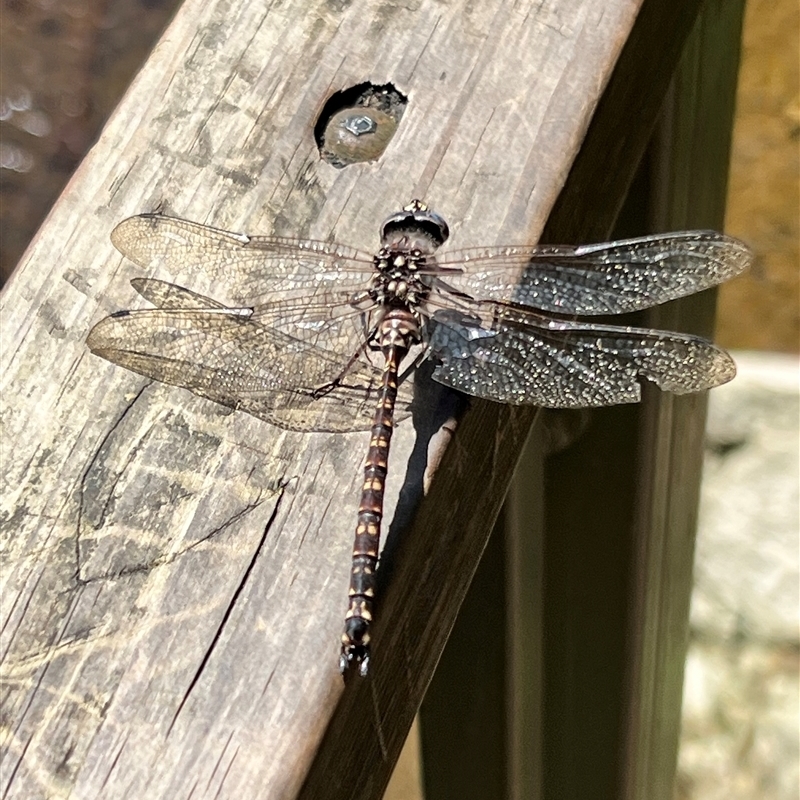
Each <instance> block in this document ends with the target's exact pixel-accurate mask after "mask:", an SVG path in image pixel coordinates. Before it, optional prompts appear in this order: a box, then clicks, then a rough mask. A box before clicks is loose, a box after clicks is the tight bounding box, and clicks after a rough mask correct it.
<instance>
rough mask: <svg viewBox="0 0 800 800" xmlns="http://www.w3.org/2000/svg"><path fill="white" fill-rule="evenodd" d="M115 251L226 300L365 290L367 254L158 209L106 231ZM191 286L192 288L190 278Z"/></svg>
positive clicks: (370, 261)
mask: <svg viewBox="0 0 800 800" xmlns="http://www.w3.org/2000/svg"><path fill="white" fill-rule="evenodd" d="M111 241H112V242H113V243H114V245H115V246H116V248H117V249H118V250H119V251H120V252H121V253H122V254H123V255H125V256H127V257H128V258H129V259H131V261H133V262H135V263H136V264H138V265H139V266H141V267H145V268H146V269H148V270H153V271H154V270H156V269H157V268H158V269H162V270H169V271H170V272H171V274H180V275H182V276H192V277H197V278H203V279H204V280H205V281H206V283H207V284H208V285H215V286H216V287H217V288H222V289H224V291H225V292H226V298H225V299H226V300H227V301H229V302H230V303H232V304H234V305H236V304H242V305H245V304H248V303H249V304H252V303H254V302H255V301H256V300H257V299H258V298H260V297H264V296H268V297H272V298H276V297H279V296H281V295H283V296H286V297H289V296H298V297H299V296H302V295H304V294H305V295H308V294H309V293H310V292H317V291H323V292H324V291H326V289H334V288H335V289H336V290H337V291H340V292H348V291H349V292H352V291H355V290H357V289H360V288H363V287H364V285H365V284H366V283H367V282H368V281H369V279H370V277H371V276H372V274H373V258H372V256H371V255H369V254H368V253H362V252H360V251H358V250H354V249H352V248H349V247H345V246H343V245H338V244H333V243H328V242H318V241H313V240H310V239H308V240H303V239H287V238H283V237H279V236H247V235H246V234H240V233H230V232H229V231H223V230H219V229H217V228H212V227H210V226H207V225H201V224H199V223H196V222H190V221H188V220H183V219H177V218H175V217H167V216H164V215H161V214H141V215H140V216H137V217H131V218H129V219H126V220H124V221H123V222H121V223H120V224H119V225H117V227H116V228H115V229H114V230H113V232H112V233H111ZM190 283H191V285H193V286H196V285H198V284H197V283H196V281H194V280H192V281H191V282H190Z"/></svg>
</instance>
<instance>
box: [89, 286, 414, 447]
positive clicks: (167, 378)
mask: <svg viewBox="0 0 800 800" xmlns="http://www.w3.org/2000/svg"><path fill="white" fill-rule="evenodd" d="M177 288H178V289H179V288H180V287H177ZM190 294H193V293H190ZM195 297H196V296H195ZM245 311H246V309H227V308H224V307H223V308H220V307H218V306H217V307H213V308H207V309H198V308H177V309H171V310H164V309H151V310H143V311H124V312H120V313H118V314H115V315H113V316H110V317H106V318H105V319H104V320H101V321H100V322H99V323H98V324H97V325H95V327H94V328H93V329H92V331H91V332H90V334H89V338H88V340H87V344H88V345H89V348H90V349H91V350H92V352H94V353H95V354H97V355H99V356H101V357H103V358H105V359H107V360H108V361H111V362H113V363H115V364H118V365H120V366H123V367H125V368H127V369H130V370H132V371H134V372H137V373H139V374H141V375H145V376H147V377H149V378H153V379H155V380H158V381H161V382H163V383H169V384H172V385H175V386H181V387H183V388H185V389H189V390H190V391H192V392H194V393H195V394H197V395H200V396H201V397H206V398H208V399H210V400H213V401H215V402H217V403H221V404H222V405H225V406H228V407H230V408H234V409H238V410H241V411H246V412H247V413H249V414H252V415H253V416H256V417H258V418H260V419H263V420H266V421H267V422H271V423H272V424H275V425H278V426H280V427H282V428H287V429H290V430H304V431H305V430H315V431H329V432H344V431H352V430H365V429H368V428H369V427H370V426H371V424H372V418H373V415H374V408H375V404H376V402H377V397H378V391H379V387H380V381H381V370H380V369H378V368H376V367H375V366H373V365H372V364H370V363H369V362H368V361H367V360H366V359H365V358H364V357H363V356H362V357H360V358H357V359H355V360H354V361H353V363H352V364H351V365H350V367H349V369H348V370H347V373H346V374H344V375H343V374H342V370H343V368H344V367H345V365H346V358H344V359H343V358H342V356H341V355H336V354H333V353H330V352H328V351H326V350H324V349H322V348H320V347H316V346H313V345H310V344H309V343H308V342H305V341H302V340H300V339H297V338H295V337H292V336H289V335H287V334H284V333H281V332H280V331H276V330H274V329H271V328H267V327H265V326H263V325H261V324H259V323H258V322H256V321H254V320H253V319H252V318H251V317H249V316H246V315H245V313H244V312H245ZM409 399H410V397H409V390H408V389H404V391H403V393H401V402H403V401H407V400H409ZM400 416H401V417H402V416H403V415H402V414H401V415H400Z"/></svg>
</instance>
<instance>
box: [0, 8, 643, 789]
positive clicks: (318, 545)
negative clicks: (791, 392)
mask: <svg viewBox="0 0 800 800" xmlns="http://www.w3.org/2000/svg"><path fill="white" fill-rule="evenodd" d="M637 8H638V3H637V2H635V0H617V2H615V3H613V4H603V5H602V7H601V6H598V5H597V4H595V3H591V2H589V0H584V2H580V3H571V4H568V6H567V7H565V4H562V3H558V2H555V1H554V0H553V2H547V3H544V4H542V3H538V4H533V3H531V4H529V5H525V6H522V7H520V6H514V7H507V6H506V5H505V4H503V3H500V2H497V1H495V2H486V3H482V4H478V5H475V4H469V3H452V4H447V5H446V6H442V5H439V4H425V3H420V4H417V5H415V6H413V7H409V6H408V5H407V4H406V5H404V6H396V5H394V4H390V3H386V4H374V3H368V2H353V3H351V4H349V5H346V6H342V7H337V8H332V7H330V5H329V4H326V3H322V2H319V3H308V2H303V3H301V2H297V0H295V2H290V3H288V4H283V5H281V6H278V7H272V6H271V7H269V8H265V7H264V6H263V5H262V4H260V3H246V4H230V3H227V2H222V0H219V2H211V3H208V2H206V3H200V2H196V1H195V0H190V1H189V2H187V3H186V5H185V6H184V7H183V8H182V9H181V11H180V12H179V14H178V15H177V16H176V18H175V20H174V22H173V23H172V25H171V26H170V28H169V29H168V31H167V32H166V34H165V36H164V38H163V39H162V41H161V43H160V44H159V46H158V47H157V48H156V50H155V51H154V53H153V55H152V57H151V59H150V60H149V61H148V63H147V65H146V66H145V68H144V69H143V71H142V72H141V73H140V75H139V77H138V78H137V80H136V82H135V83H134V85H133V86H132V88H131V90H130V91H129V93H128V95H127V96H126V98H125V100H124V101H123V102H122V104H121V105H120V107H119V109H118V110H117V112H116V113H115V115H114V117H113V118H112V120H111V121H110V122H109V124H108V126H107V127H106V129H105V131H104V132H103V135H102V137H101V138H100V140H99V142H98V144H97V145H96V146H95V148H94V149H93V150H92V151H91V153H90V154H89V155H88V156H87V158H86V159H85V161H84V163H83V164H82V166H81V167H80V169H79V170H78V172H77V173H76V175H75V177H74V178H73V180H72V182H71V184H70V186H69V187H68V189H67V191H66V192H65V194H64V195H63V197H62V198H61V200H60V201H59V203H58V205H57V206H56V208H55V209H54V210H53V212H52V213H51V215H50V217H49V218H48V220H47V222H46V224H45V226H44V227H43V229H42V230H41V231H40V233H39V235H38V237H37V239H36V240H35V242H34V243H33V244H32V246H31V248H30V249H29V251H28V253H27V255H26V258H25V260H24V263H23V264H22V265H21V266H20V269H19V270H18V271H17V273H16V274H15V275H14V277H13V278H12V281H11V282H10V284H9V286H8V287H7V289H6V291H5V293H4V295H3V322H2V325H3V344H4V347H3V353H2V364H3V372H2V381H3V387H2V388H3V426H4V429H3V432H2V434H3V441H4V444H5V458H4V463H3V509H4V521H3V522H4V524H3V540H2V544H3V548H4V559H3V576H2V577H3V586H4V592H3V596H2V608H3V618H4V628H3V630H4V635H3V664H2V678H3V681H4V686H5V697H4V713H5V719H6V720H10V723H8V724H7V726H6V728H5V731H4V741H3V750H4V766H5V769H4V773H3V777H4V791H5V795H6V796H7V797H9V798H14V797H25V798H35V797H55V796H69V795H73V796H79V797H118V796H125V795H126V796H146V797H148V798H158V797H170V798H171V797H175V796H188V795H189V794H191V795H192V796H193V797H199V796H206V795H213V796H215V797H237V798H242V797H292V796H296V795H297V794H298V791H299V787H300V785H301V783H302V782H303V781H304V780H306V778H308V780H307V782H306V784H305V787H304V789H303V791H302V795H303V796H306V797H321V796H341V797H375V796H378V795H379V794H380V791H381V790H382V787H383V786H384V785H385V782H386V779H387V777H388V774H389V772H390V769H391V765H392V764H393V762H394V759H395V758H396V756H397V753H398V752H399V749H400V746H401V744H402V741H403V739H404V737H405V734H406V732H407V730H408V726H409V725H410V722H411V718H412V716H413V713H414V711H415V709H416V707H417V705H418V704H419V701H420V699H421V697H422V694H423V692H424V689H425V687H426V685H427V683H428V681H429V679H430V676H431V673H432V671H433V668H434V665H435V663H436V661H437V659H438V656H439V653H440V652H441V649H442V647H443V645H444V641H445V639H446V636H447V633H448V631H449V629H450V627H451V625H452V622H453V619H454V616H455V613H456V610H457V608H458V606H459V604H460V601H461V598H462V597H463V594H464V591H465V590H466V587H467V585H468V583H469V579H470V577H471V575H472V572H473V571H474V568H475V565H476V563H477V561H478V558H479V555H480V553H481V551H482V549H483V546H484V544H485V542H486V537H487V535H488V530H489V528H490V526H491V522H492V520H493V518H494V516H495V514H496V511H497V508H498V507H499V503H500V500H501V498H502V496H503V495H504V493H505V489H506V487H507V484H508V480H509V477H510V474H511V471H512V468H513V464H514V462H515V460H516V455H517V453H516V449H515V448H514V447H512V446H511V443H513V442H514V441H515V440H516V441H519V440H520V439H521V438H522V437H524V435H525V433H526V432H527V428H528V424H529V421H528V420H527V415H526V414H525V413H524V412H522V413H520V412H518V411H511V410H507V409H500V408H498V407H495V406H489V404H475V405H476V411H477V413H475V412H473V413H471V414H470V415H469V416H468V418H467V421H466V424H465V425H463V427H462V429H461V430H460V431H459V433H458V438H457V441H456V444H455V446H454V447H451V448H449V449H448V452H447V453H446V454H445V459H446V461H445V462H443V463H444V464H445V468H444V470H443V472H444V474H443V479H442V480H438V481H435V482H434V483H433V484H432V485H431V491H430V494H429V497H428V498H427V501H426V502H425V503H424V507H425V510H424V512H423V515H422V517H421V521H420V522H418V523H417V524H416V525H415V526H414V527H413V528H412V529H411V530H410V535H409V537H408V541H403V542H401V543H400V546H399V547H398V555H397V559H396V562H395V569H394V571H393V573H392V577H393V580H392V583H391V586H390V587H389V590H388V591H387V595H386V599H385V601H384V602H383V603H382V605H381V607H380V609H379V613H380V614H381V616H380V618H379V621H378V624H377V625H376V636H375V650H374V661H373V666H372V673H371V675H370V677H369V678H368V679H367V680H366V681H354V682H352V683H351V684H349V685H348V686H347V691H343V684H342V681H341V678H340V677H339V675H338V672H337V667H336V648H337V639H338V635H339V632H340V628H341V617H342V613H343V609H344V606H345V602H344V601H345V591H346V585H347V577H348V560H349V549H350V545H351V537H352V527H353V524H354V513H355V506H356V501H357V488H358V484H359V482H360V469H359V465H360V463H361V460H362V459H363V454H364V449H365V440H364V436H362V435H360V434H348V435H343V436H327V435H322V434H312V435H301V434H292V433H286V432H281V431H278V430H276V429H274V428H271V427H269V426H267V425H265V424H263V423H260V422H258V421H257V420H254V419H251V418H249V417H246V416H245V415H242V414H228V413H226V412H225V411H224V410H223V409H220V408H218V407H216V406H214V405H212V404H210V403H207V402H204V401H202V400H200V399H198V398H195V397H192V396H191V395H189V394H187V393H184V392H181V391H179V390H176V389H172V388H168V387H165V386H160V385H149V384H147V383H146V382H145V381H143V380H142V379H141V378H139V377H137V376H135V375H132V374H130V373H127V372H125V371H124V370H121V369H118V368H115V367H113V366H111V365H109V364H106V363H105V362H101V361H99V360H98V359H96V358H95V357H94V356H92V355H91V354H89V353H88V351H87V350H86V348H85V345H84V341H85V336H86V333H87V332H88V330H89V327H90V326H91V324H92V323H93V322H95V321H97V320H98V319H99V318H100V317H101V316H103V315H105V314H107V313H109V312H110V311H114V310H117V309H119V308H125V307H130V306H132V305H134V304H135V303H136V302H137V300H136V299H135V295H134V293H133V291H132V289H131V288H130V287H129V285H128V279H129V278H131V277H134V276H137V275H140V274H141V270H140V269H138V268H136V267H134V266H133V265H132V264H130V263H129V262H125V261H123V259H121V258H120V256H119V255H118V254H116V253H115V251H114V250H113V248H112V247H111V244H110V242H109V239H108V236H109V233H110V231H111V229H112V227H113V226H114V224H115V223H116V222H118V221H119V220H120V219H122V218H124V217H126V216H129V215H131V214H133V213H137V212H140V211H143V210H148V209H152V208H154V207H156V206H158V205H160V204H164V205H165V206H166V207H167V208H168V209H169V210H170V211H172V212H174V213H178V214H180V215H182V216H186V217H189V218H192V219H197V220H200V221H206V222H210V223H213V224H215V225H217V226H220V227H228V228H231V229H243V228H246V229H247V230H249V231H252V232H274V233H277V234H285V235H310V236H314V237H316V238H328V237H335V238H336V239H338V240H341V241H345V242H350V243H352V244H354V245H357V246H361V247H366V248H369V247H371V246H372V245H373V244H374V243H375V241H376V229H377V225H378V223H379V222H380V221H381V219H382V218H383V216H384V215H385V214H387V213H388V212H390V211H392V210H394V209H395V207H396V206H397V204H398V203H401V202H405V201H407V200H408V199H410V198H411V197H412V196H421V197H423V198H424V199H426V200H427V201H429V202H430V203H431V204H432V205H434V206H435V207H436V208H437V209H438V210H439V211H440V212H441V213H443V214H444V215H446V216H447V217H448V219H449V220H450V222H451V226H452V230H453V237H452V242H453V244H454V245H455V246H459V245H460V246H469V245H477V244H485V243H492V242H514V241H516V242H519V241H531V242H532V241H535V239H536V237H537V235H538V233H539V231H540V230H541V228H542V226H543V224H544V221H545V220H546V219H547V216H548V213H549V211H550V208H551V207H552V205H553V203H554V202H555V198H556V196H557V194H558V192H559V189H560V187H561V186H562V184H563V183H564V180H565V178H566V175H567V173H568V172H569V169H570V165H571V163H572V160H573V158H574V155H575V153H576V151H577V150H578V147H579V144H580V142H581V139H582V137H583V135H584V133H585V131H586V128H587V125H588V124H589V120H590V117H591V113H592V110H593V108H594V106H595V104H596V102H597V100H598V96H599V94H600V92H601V91H602V88H603V86H604V84H605V81H606V78H607V76H608V75H609V74H610V71H611V68H612V66H613V64H614V61H615V59H616V56H617V54H618V52H619V49H620V47H621V46H622V43H623V42H624V40H625V37H626V36H627V33H628V31H629V30H630V27H631V25H632V24H633V20H634V18H635V16H636V12H637ZM364 80H371V81H372V82H374V83H375V84H385V83H390V82H391V83H393V84H394V85H395V86H397V87H398V88H399V89H400V90H401V91H403V92H404V93H405V94H406V95H407V96H408V97H409V106H408V109H407V110H406V113H405V115H404V117H403V120H402V123H401V125H400V128H399V129H398V132H397V134H396V136H395V138H394V139H393V141H392V143H391V145H390V147H389V148H388V149H387V152H386V154H385V155H384V156H383V157H382V158H381V159H380V160H379V161H378V162H376V163H374V164H368V165H363V164H362V165H356V166H353V167H348V168H346V169H344V170H335V169H333V168H332V167H330V166H329V165H327V164H323V163H321V162H320V161H319V158H318V154H317V151H316V148H315V145H314V141H313V137H312V131H313V127H314V123H315V121H316V114H317V113H318V111H319V109H321V108H322V106H323V104H324V102H325V100H326V98H327V96H328V95H329V94H330V93H331V92H333V91H335V90H341V89H344V88H347V87H348V86H352V85H355V84H358V83H361V82H363V81H364ZM158 277H159V278H162V279H167V280H170V279H178V278H179V277H180V276H176V275H175V274H173V273H172V272H171V271H170V266H169V265H166V264H165V265H163V266H162V267H160V268H159V270H158ZM190 288H192V289H194V290H197V291H201V292H204V293H208V294H210V295H212V296H214V297H215V298H217V299H219V300H222V301H224V300H225V287H224V285H221V286H202V285H200V286H197V285H192V286H191V287H190ZM427 444H428V442H427V440H425V439H424V438H420V439H419V440H418V441H417V443H416V450H415V451H414V452H413V453H412V450H413V448H414V447H415V443H414V430H413V427H412V426H411V425H410V424H408V423H405V424H401V425H400V427H399V428H398V432H397V435H396V442H395V455H394V458H393V462H392V464H391V467H390V469H391V472H390V486H391V487H393V493H394V495H395V497H396V495H397V492H398V491H399V490H400V488H401V486H403V484H404V479H405V486H404V489H403V491H404V498H411V500H407V501H406V509H408V508H409V507H411V508H413V498H414V497H415V494H418V493H419V491H420V488H421V487H420V486H419V482H418V481H419V476H418V475H416V476H415V474H414V470H415V468H416V466H417V465H418V463H419V461H420V460H422V461H424V460H425V449H426V445H427ZM406 462H408V467H407V468H406V469H405V470H404V467H403V465H404V464H405V463H406ZM404 472H406V473H407V474H406V475H405V476H404ZM429 472H430V470H429ZM455 479H458V481H459V488H458V490H457V492H456V490H455V489H454V480H455ZM458 497H462V498H469V499H470V506H472V504H473V502H474V501H473V500H472V498H478V497H480V498H481V499H480V501H478V502H477V503H475V507H470V508H469V509H468V508H467V505H466V503H464V502H459V501H458V500H457V498H458ZM484 498H485V501H484ZM393 506H394V501H393V499H391V502H390V503H389V507H388V509H387V510H388V514H387V520H390V519H391V518H392V508H393ZM406 513H408V511H407V510H406ZM425 525H428V526H429V527H428V529H427V531H425V529H424V526H425ZM399 527H400V525H399V523H398V522H397V521H396V522H395V524H394V525H393V532H394V531H395V530H397V529H399ZM423 534H426V535H423ZM423 578H424V579H427V580H428V581H429V583H427V584H419V583H418V581H419V580H420V579H423ZM326 731H327V735H326V736H324V738H323V734H324V733H325V732H326ZM318 749H319V752H317V751H318Z"/></svg>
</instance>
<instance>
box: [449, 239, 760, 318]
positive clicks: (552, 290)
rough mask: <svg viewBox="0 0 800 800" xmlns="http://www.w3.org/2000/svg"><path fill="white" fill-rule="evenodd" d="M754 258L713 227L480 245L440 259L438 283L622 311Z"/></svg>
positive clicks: (535, 301) (718, 278)
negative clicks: (604, 239)
mask: <svg viewBox="0 0 800 800" xmlns="http://www.w3.org/2000/svg"><path fill="white" fill-rule="evenodd" d="M751 259H752V254H751V252H750V250H749V249H748V248H747V246H746V245H745V244H743V243H742V242H740V241H738V240H737V239H733V238H732V237H730V236H726V235H725V234H722V233H716V232H714V231H683V232H679V233H667V234H659V235H657V236H643V237H641V238H638V239H625V240H620V241H616V242H608V243H606V244H592V245H581V246H576V247H571V246H558V245H556V246H547V245H543V246H539V247H492V248H474V249H468V250H459V251H454V252H451V253H447V254H444V255H442V256H441V257H437V259H436V261H437V264H438V265H439V267H441V268H442V273H440V274H439V275H438V280H437V286H438V288H440V289H442V290H446V288H451V289H454V290H455V291H456V292H459V293H463V294H466V295H468V296H470V297H472V298H474V299H476V300H495V301H500V302H504V303H514V304H519V305H523V306H530V307H532V308H536V309H541V310H543V311H554V312H558V313H563V314H584V315H596V314H621V313H626V312H629V311H638V310H640V309H643V308H649V307H650V306H655V305H659V304H660V303H664V302H666V301H667V300H675V299H676V298H678V297H684V296H686V295H689V294H694V293H695V292H699V291H701V290H702V289H707V288H708V287H710V286H716V285H717V284H718V283H721V282H722V281H725V280H727V279H728V278H731V277H733V276H734V275H738V274H739V273H740V272H742V271H743V270H745V269H746V268H747V266H748V265H749V264H750V262H751ZM520 271H522V273H521V277H520Z"/></svg>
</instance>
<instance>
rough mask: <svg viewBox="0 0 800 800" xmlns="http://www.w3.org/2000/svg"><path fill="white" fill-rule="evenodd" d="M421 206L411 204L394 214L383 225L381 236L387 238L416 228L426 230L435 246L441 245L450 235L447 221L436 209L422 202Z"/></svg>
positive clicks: (427, 235)
mask: <svg viewBox="0 0 800 800" xmlns="http://www.w3.org/2000/svg"><path fill="white" fill-rule="evenodd" d="M412 206H413V204H412ZM420 206H421V207H420V208H413V207H411V206H409V207H407V208H405V209H403V210H402V211H398V212H397V213H396V214H392V216H391V217H389V218H388V219H387V220H386V221H385V222H384V223H383V226H382V227H381V238H382V239H383V240H387V239H388V238H389V237H390V236H391V235H392V234H393V233H396V232H400V231H407V230H409V229H411V230H414V229H416V230H419V231H422V232H424V233H425V235H426V237H427V238H429V239H430V240H431V241H432V242H433V243H434V247H441V246H442V245H443V244H444V243H445V242H446V241H447V239H448V238H449V237H450V229H449V228H448V226H447V223H446V222H445V221H444V218H443V217H441V216H439V214H437V213H436V212H435V211H431V210H430V209H429V208H428V207H427V206H424V205H422V204H420Z"/></svg>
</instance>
